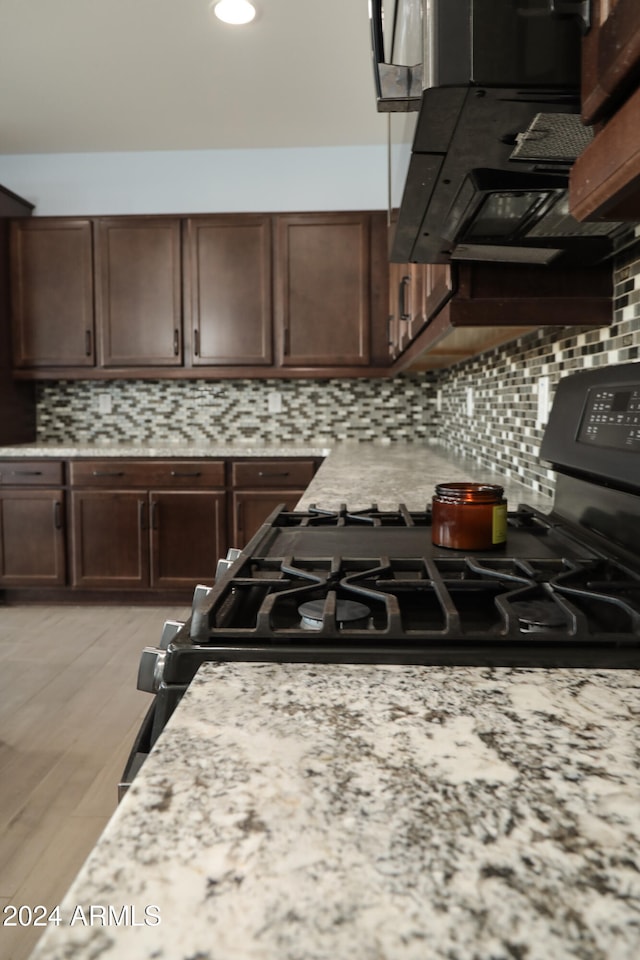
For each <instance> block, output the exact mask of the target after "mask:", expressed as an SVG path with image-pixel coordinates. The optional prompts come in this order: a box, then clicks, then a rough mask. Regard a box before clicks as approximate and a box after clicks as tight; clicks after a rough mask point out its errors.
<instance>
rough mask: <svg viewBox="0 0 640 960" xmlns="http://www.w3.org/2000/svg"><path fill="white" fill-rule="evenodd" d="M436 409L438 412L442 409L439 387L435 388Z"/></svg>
mask: <svg viewBox="0 0 640 960" xmlns="http://www.w3.org/2000/svg"><path fill="white" fill-rule="evenodd" d="M436 411H437V412H438V413H441V411H442V390H441V389H440V387H438V389H437V390H436Z"/></svg>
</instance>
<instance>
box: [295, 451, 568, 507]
mask: <svg viewBox="0 0 640 960" xmlns="http://www.w3.org/2000/svg"><path fill="white" fill-rule="evenodd" d="M447 480H450V481H455V480H473V481H476V482H483V483H498V484H500V485H501V486H503V487H504V490H505V495H506V497H507V500H508V503H509V508H510V509H515V507H517V506H518V504H519V503H528V504H530V505H531V506H534V507H539V508H540V509H550V507H551V498H550V497H548V496H546V495H544V494H542V493H538V492H536V491H533V490H532V489H531V488H530V487H527V486H525V485H524V484H522V483H520V482H518V481H516V480H513V479H509V478H507V477H505V475H504V473H502V472H500V471H498V470H492V469H490V468H488V467H483V466H480V465H479V464H478V463H477V462H476V461H474V460H471V459H469V458H467V457H460V456H456V455H454V454H451V453H449V452H448V451H447V450H446V448H445V447H443V446H441V445H439V444H429V443H395V442H394V443H385V442H384V441H374V442H370V443H358V442H356V441H339V442H336V443H335V444H334V445H333V447H332V449H331V453H330V455H329V456H328V457H327V458H326V459H325V461H324V462H323V464H322V466H321V467H320V469H319V470H318V472H317V473H316V475H315V477H314V478H313V480H312V481H311V483H310V484H309V486H308V487H307V489H306V490H305V493H304V496H303V497H302V498H301V500H300V501H299V503H298V505H297V507H298V509H300V510H302V509H306V508H308V507H309V505H310V504H312V503H315V504H317V505H318V506H320V507H325V508H326V509H336V508H337V507H339V506H340V504H342V503H346V504H347V505H348V506H349V508H350V509H352V510H357V509H360V508H366V507H368V506H370V505H371V504H372V503H374V502H375V503H377V505H378V507H379V508H380V509H381V510H395V509H396V508H397V506H398V503H404V504H406V506H407V507H408V508H409V509H410V510H424V509H425V506H426V505H427V504H430V503H431V497H432V496H433V492H434V488H435V485H436V484H437V483H442V482H444V481H447Z"/></svg>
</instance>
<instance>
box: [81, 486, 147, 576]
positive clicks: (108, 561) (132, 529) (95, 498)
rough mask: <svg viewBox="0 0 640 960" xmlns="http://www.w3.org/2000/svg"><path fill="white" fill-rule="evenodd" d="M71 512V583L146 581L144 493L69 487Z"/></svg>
mask: <svg viewBox="0 0 640 960" xmlns="http://www.w3.org/2000/svg"><path fill="white" fill-rule="evenodd" d="M71 514H72V521H71V522H72V527H71V584H72V586H74V587H120V588H123V589H132V588H136V587H138V588H143V587H148V586H149V548H148V546H147V543H146V540H147V538H148V531H147V527H148V504H147V496H146V495H145V494H144V493H141V492H138V491H125V490H74V491H73V492H72V494H71Z"/></svg>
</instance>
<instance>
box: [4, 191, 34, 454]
mask: <svg viewBox="0 0 640 960" xmlns="http://www.w3.org/2000/svg"><path fill="white" fill-rule="evenodd" d="M31 210H32V204H30V203H28V202H27V201H26V200H23V199H22V197H18V196H17V195H16V194H15V193H12V192H11V191H10V190H7V189H5V188H4V187H0V410H1V411H2V416H0V443H2V444H9V443H29V442H30V441H32V440H35V437H36V397H35V389H34V385H33V384H32V383H19V382H17V381H16V379H15V377H14V376H13V357H12V355H11V292H10V291H11V282H10V277H9V273H10V255H9V245H10V244H9V233H10V230H9V221H10V219H11V218H12V217H29V216H31Z"/></svg>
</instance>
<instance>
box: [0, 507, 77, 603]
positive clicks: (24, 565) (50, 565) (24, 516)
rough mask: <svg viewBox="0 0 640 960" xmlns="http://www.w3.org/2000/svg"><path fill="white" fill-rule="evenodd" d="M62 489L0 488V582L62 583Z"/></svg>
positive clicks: (19, 584) (24, 584) (12, 584)
mask: <svg viewBox="0 0 640 960" xmlns="http://www.w3.org/2000/svg"><path fill="white" fill-rule="evenodd" d="M64 547H65V540H64V491H63V490H46V489H45V490H40V489H19V490H18V489H16V490H12V489H1V490H0V584H1V585H2V586H3V587H50V586H60V585H63V584H64V583H65V573H66V571H65V548H64Z"/></svg>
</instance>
